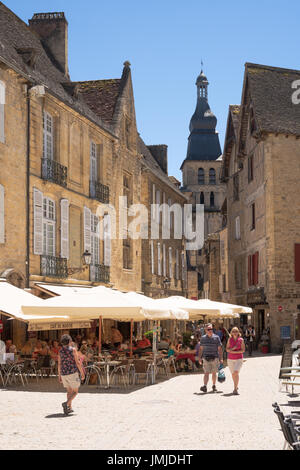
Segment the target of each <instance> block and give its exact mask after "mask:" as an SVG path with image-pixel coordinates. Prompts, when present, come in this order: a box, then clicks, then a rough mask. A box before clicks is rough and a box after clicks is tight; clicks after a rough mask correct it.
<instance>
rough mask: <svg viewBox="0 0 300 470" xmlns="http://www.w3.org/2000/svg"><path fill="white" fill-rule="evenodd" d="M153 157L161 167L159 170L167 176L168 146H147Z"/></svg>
mask: <svg viewBox="0 0 300 470" xmlns="http://www.w3.org/2000/svg"><path fill="white" fill-rule="evenodd" d="M147 147H148V149H149V150H150V152H151V153H152V155H153V157H154V158H155V160H156V161H157V163H158V164H159V166H160V167H161V169H162V170H163V171H164V172H165V173H166V174H168V146H167V145H147Z"/></svg>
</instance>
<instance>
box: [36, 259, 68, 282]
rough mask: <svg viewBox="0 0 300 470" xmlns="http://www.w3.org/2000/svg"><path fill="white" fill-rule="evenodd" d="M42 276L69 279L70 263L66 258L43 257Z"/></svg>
mask: <svg viewBox="0 0 300 470" xmlns="http://www.w3.org/2000/svg"><path fill="white" fill-rule="evenodd" d="M41 275H42V276H50V277H57V278H59V279H67V277H68V261H67V259H66V258H56V257H55V256H45V255H43V256H41Z"/></svg>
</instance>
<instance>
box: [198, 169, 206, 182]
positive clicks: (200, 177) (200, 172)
mask: <svg viewBox="0 0 300 470" xmlns="http://www.w3.org/2000/svg"><path fill="white" fill-rule="evenodd" d="M198 184H205V173H204V170H203V168H199V170H198Z"/></svg>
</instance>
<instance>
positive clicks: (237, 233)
mask: <svg viewBox="0 0 300 470" xmlns="http://www.w3.org/2000/svg"><path fill="white" fill-rule="evenodd" d="M235 239H236V240H240V239H241V219H240V216H237V217H236V218H235Z"/></svg>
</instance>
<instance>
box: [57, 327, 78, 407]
mask: <svg viewBox="0 0 300 470" xmlns="http://www.w3.org/2000/svg"><path fill="white" fill-rule="evenodd" d="M60 342H61V345H62V348H61V349H60V351H59V355H58V379H59V382H60V383H62V384H63V386H64V387H65V388H66V389H67V401H66V402H65V403H63V404H62V407H63V410H64V413H65V415H68V414H70V413H72V412H73V410H72V401H73V400H74V398H75V397H76V395H77V394H78V390H79V387H80V383H81V382H80V378H81V380H84V370H83V367H82V365H81V363H80V361H79V359H78V355H77V351H76V349H75V348H72V347H71V345H70V343H71V342H72V338H71V337H70V336H69V335H63V336H62V337H61V341H60ZM79 374H80V376H79Z"/></svg>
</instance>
